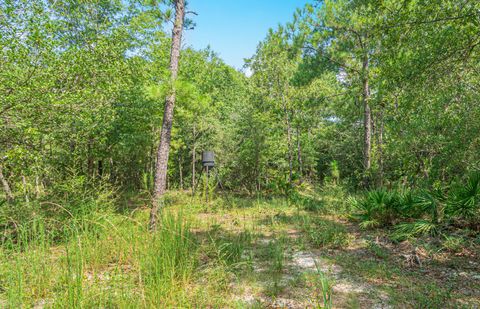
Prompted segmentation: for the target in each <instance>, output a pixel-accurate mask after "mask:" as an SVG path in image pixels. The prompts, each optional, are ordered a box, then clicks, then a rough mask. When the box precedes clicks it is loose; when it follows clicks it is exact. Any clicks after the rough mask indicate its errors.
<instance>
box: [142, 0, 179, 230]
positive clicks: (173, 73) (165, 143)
mask: <svg viewBox="0 0 480 309" xmlns="http://www.w3.org/2000/svg"><path fill="white" fill-rule="evenodd" d="M184 16H185V0H176V1H175V23H174V25H173V30H172V46H171V51H170V81H171V87H172V88H171V90H170V93H169V94H168V96H167V98H166V100H165V110H164V113H163V122H162V129H161V132H160V145H159V146H158V150H157V165H156V167H155V184H154V185H155V186H154V195H153V203H152V209H151V212H150V228H151V229H152V230H154V229H155V228H156V224H157V216H158V211H159V209H160V208H161V207H160V206H161V205H160V204H161V203H162V202H161V198H162V196H163V194H164V193H165V189H166V184H167V168H168V155H169V152H170V138H171V133H172V123H173V107H174V106H175V81H176V79H177V74H178V62H179V58H180V47H181V46H180V44H181V40H182V30H183V21H184Z"/></svg>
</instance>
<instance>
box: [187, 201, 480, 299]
mask: <svg viewBox="0 0 480 309" xmlns="http://www.w3.org/2000/svg"><path fill="white" fill-rule="evenodd" d="M242 203H243V205H242V204H240V205H234V206H231V207H229V208H218V209H212V208H209V207H205V208H203V209H202V208H197V209H191V213H192V214H193V217H194V218H195V225H194V232H195V233H196V234H197V236H198V237H200V238H206V237H205V235H209V237H210V238H211V237H214V238H216V239H224V240H228V241H230V242H237V244H238V243H239V242H243V244H241V245H239V246H240V247H242V248H241V250H242V261H244V262H245V261H247V262H248V265H249V266H250V268H248V267H241V268H242V271H240V272H238V271H237V272H236V273H235V276H234V277H233V278H232V280H231V282H230V284H229V289H228V291H226V294H225V295H223V297H224V298H225V299H229V302H230V304H236V306H237V307H241V308H243V307H247V308H251V307H258V308H323V307H324V305H326V304H325V303H324V300H325V297H324V294H323V293H324V292H326V293H327V295H328V294H330V298H331V302H332V304H333V306H332V307H333V308H399V307H401V308H405V307H407V308H408V307H409V308H448V307H452V308H453V307H455V308H458V307H460V308H461V307H465V308H479V307H480V260H479V257H480V255H479V253H480V250H479V246H470V247H468V248H466V247H464V248H461V249H460V250H457V251H456V252H451V251H448V250H446V249H445V248H444V247H442V245H441V243H439V242H438V240H437V239H421V240H418V239H417V240H415V241H404V242H400V243H394V242H392V241H390V240H389V238H388V237H387V231H385V230H381V229H379V230H374V231H372V230H368V231H364V230H360V229H359V228H358V226H357V225H356V224H354V223H351V222H349V221H348V220H346V219H345V218H343V217H342V216H338V215H322V214H319V213H316V212H310V211H305V210H302V209H299V208H297V207H296V206H295V205H289V204H288V203H287V202H285V201H282V200H276V201H271V202H266V201H262V202H255V201H251V202H250V203H248V202H245V201H242ZM233 204H235V203H233ZM242 235H243V236H242ZM207 238H208V237H207ZM322 279H323V280H322ZM322 284H323V286H322ZM328 286H330V287H331V291H330V293H329V292H328ZM326 290H327V291H326Z"/></svg>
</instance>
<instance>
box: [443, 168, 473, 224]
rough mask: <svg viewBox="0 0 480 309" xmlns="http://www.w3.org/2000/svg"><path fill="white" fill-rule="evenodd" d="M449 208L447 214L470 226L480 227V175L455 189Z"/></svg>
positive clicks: (471, 176) (470, 178)
mask: <svg viewBox="0 0 480 309" xmlns="http://www.w3.org/2000/svg"><path fill="white" fill-rule="evenodd" d="M451 195H452V196H451V198H450V201H449V203H448V206H447V210H446V211H447V213H448V215H449V216H452V217H453V218H455V219H459V220H464V221H466V222H467V224H468V225H470V226H472V227H476V228H477V229H478V228H479V227H480V225H479V222H480V173H479V172H477V173H473V174H472V175H470V177H469V178H468V180H467V181H466V183H464V184H459V185H457V187H456V188H454V189H453V192H452V194H451Z"/></svg>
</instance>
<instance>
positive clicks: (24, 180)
mask: <svg viewBox="0 0 480 309" xmlns="http://www.w3.org/2000/svg"><path fill="white" fill-rule="evenodd" d="M22 184H23V194H24V195H25V202H26V203H27V204H28V203H30V199H29V198H28V188H27V179H26V178H25V176H24V175H22Z"/></svg>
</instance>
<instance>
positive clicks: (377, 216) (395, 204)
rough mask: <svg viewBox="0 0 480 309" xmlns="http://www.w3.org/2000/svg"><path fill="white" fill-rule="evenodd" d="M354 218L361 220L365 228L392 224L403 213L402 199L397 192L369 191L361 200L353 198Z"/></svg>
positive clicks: (361, 224)
mask: <svg viewBox="0 0 480 309" xmlns="http://www.w3.org/2000/svg"><path fill="white" fill-rule="evenodd" d="M351 203H352V206H353V208H354V214H353V215H352V218H354V219H356V220H359V221H361V223H360V226H361V227H363V228H374V227H380V226H388V225H392V224H393V223H394V221H395V220H396V219H397V218H399V217H400V216H399V214H400V213H401V201H400V197H399V195H398V193H397V192H395V191H393V192H389V191H387V190H385V189H378V190H373V191H369V192H367V194H366V195H365V196H364V197H363V198H362V199H360V200H357V199H352V200H351Z"/></svg>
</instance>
